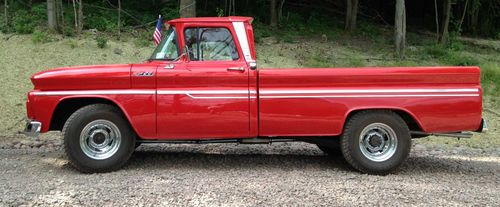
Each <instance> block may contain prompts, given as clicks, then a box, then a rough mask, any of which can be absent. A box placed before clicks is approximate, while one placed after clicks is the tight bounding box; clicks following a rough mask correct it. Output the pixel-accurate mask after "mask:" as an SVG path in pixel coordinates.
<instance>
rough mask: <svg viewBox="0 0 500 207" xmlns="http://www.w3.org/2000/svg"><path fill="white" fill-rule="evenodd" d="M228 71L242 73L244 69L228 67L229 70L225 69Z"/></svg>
mask: <svg viewBox="0 0 500 207" xmlns="http://www.w3.org/2000/svg"><path fill="white" fill-rule="evenodd" d="M227 70H228V71H240V72H243V71H245V68H243V67H230V68H227Z"/></svg>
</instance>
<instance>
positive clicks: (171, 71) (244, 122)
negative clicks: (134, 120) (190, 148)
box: [157, 26, 249, 139]
mask: <svg viewBox="0 0 500 207" xmlns="http://www.w3.org/2000/svg"><path fill="white" fill-rule="evenodd" d="M231 30H232V28H231V27H223V26H220V27H185V29H184V30H183V31H182V32H183V33H182V34H181V33H180V32H181V31H178V32H177V34H178V35H179V34H181V35H179V36H180V37H181V38H182V37H184V38H183V39H180V40H179V41H178V42H182V43H185V44H181V45H186V46H187V51H186V55H185V56H187V57H186V58H182V59H181V60H180V61H177V62H174V63H172V62H165V63H163V64H160V65H159V67H158V69H157V133H158V137H160V138H166V139H191V138H237V137H238V138H242V137H249V88H248V84H249V78H248V75H249V71H248V68H247V65H246V62H245V60H244V58H243V55H241V51H239V49H238V47H236V43H235V39H236V38H234V37H233V35H232V34H234V32H232V31H231ZM188 59H189V60H188Z"/></svg>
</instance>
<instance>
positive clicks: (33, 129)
mask: <svg viewBox="0 0 500 207" xmlns="http://www.w3.org/2000/svg"><path fill="white" fill-rule="evenodd" d="M41 130H42V123H41V122H39V121H35V120H28V121H27V122H26V128H24V132H23V134H24V135H26V136H28V137H38V135H39V134H40V131H41Z"/></svg>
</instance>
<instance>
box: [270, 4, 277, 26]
mask: <svg viewBox="0 0 500 207" xmlns="http://www.w3.org/2000/svg"><path fill="white" fill-rule="evenodd" d="M277 5H278V1H277V0H271V4H270V6H269V16H270V17H271V18H270V21H269V25H270V26H271V27H277V26H278V12H277V11H276V6H277Z"/></svg>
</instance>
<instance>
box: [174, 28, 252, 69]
mask: <svg viewBox="0 0 500 207" xmlns="http://www.w3.org/2000/svg"><path fill="white" fill-rule="evenodd" d="M200 28H201V29H203V28H213V29H217V28H221V29H225V30H227V31H228V32H229V34H230V37H231V39H232V41H233V44H234V48H235V51H236V54H237V55H238V58H237V59H234V60H233V59H231V60H191V59H190V61H193V62H238V61H241V60H242V53H241V51H240V45H239V44H240V43H239V42H238V39H237V37H235V35H236V34H235V33H234V30H233V29H232V28H230V27H227V26H225V25H188V26H185V27H184V28H183V32H182V39H183V41H184V47H185V46H187V39H186V31H187V30H188V29H200ZM198 41H199V40H198Z"/></svg>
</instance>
